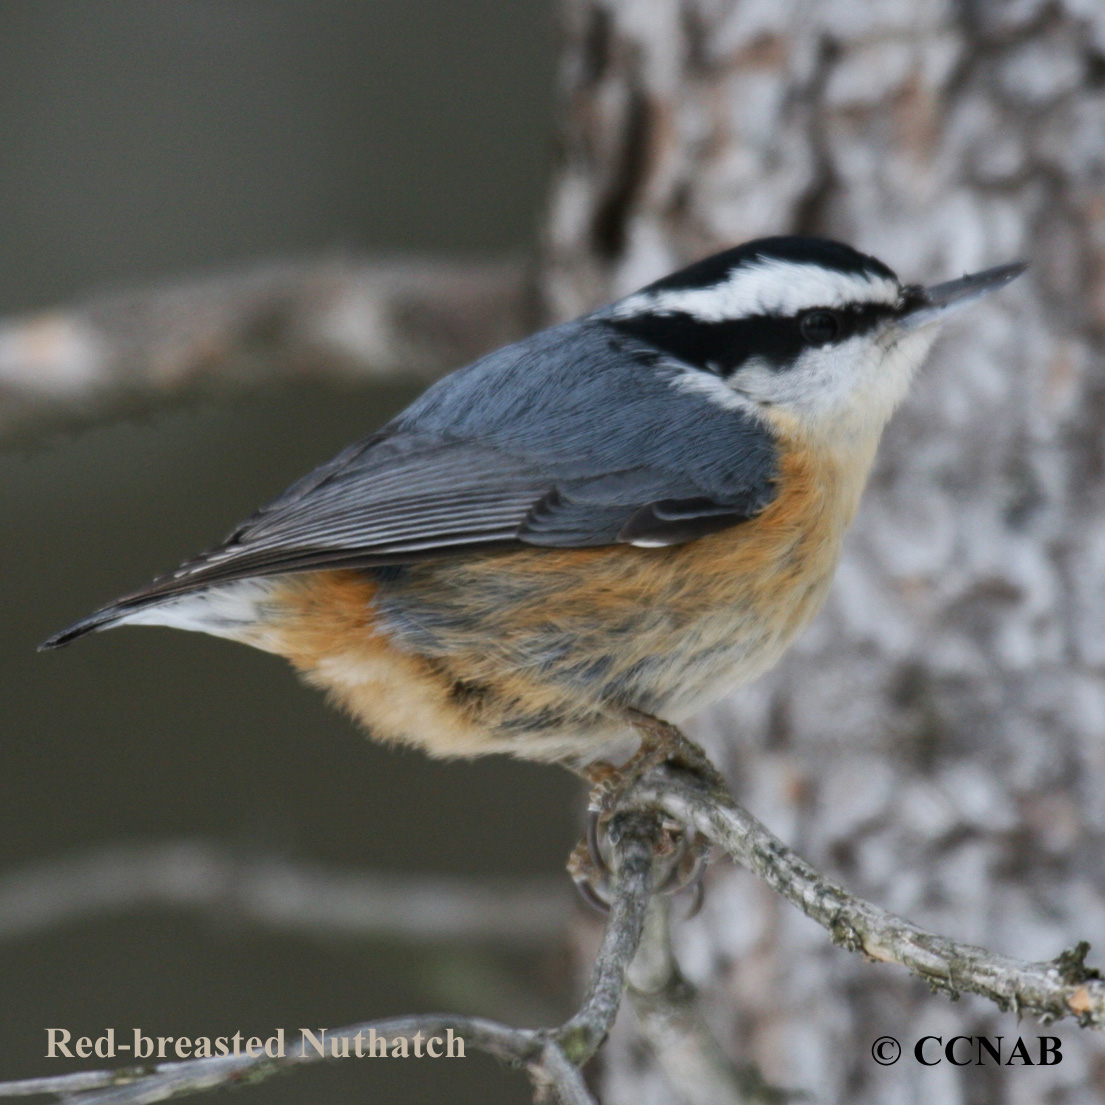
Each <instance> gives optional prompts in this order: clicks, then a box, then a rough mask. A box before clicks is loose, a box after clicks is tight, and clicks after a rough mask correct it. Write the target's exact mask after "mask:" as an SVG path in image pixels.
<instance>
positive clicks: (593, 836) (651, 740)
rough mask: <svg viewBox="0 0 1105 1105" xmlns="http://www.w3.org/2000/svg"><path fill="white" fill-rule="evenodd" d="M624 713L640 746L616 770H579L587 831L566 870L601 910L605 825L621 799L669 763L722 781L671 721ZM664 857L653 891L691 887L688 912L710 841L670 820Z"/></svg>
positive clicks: (697, 897)
mask: <svg viewBox="0 0 1105 1105" xmlns="http://www.w3.org/2000/svg"><path fill="white" fill-rule="evenodd" d="M624 716H625V718H626V720H627V721H628V722H629V724H630V725H631V726H632V727H633V728H634V729H635V730H636V731H637V733H638V735H639V736H640V738H641V745H640V748H638V750H637V751H636V752H635V753H634V754H633V756H632V757H630V759H629V760H628V761H627V762H626V763H625V764H624V765H623V766H622V767H620V768H616V767H614V766H613V765H611V764H608V763H601V762H600V763H595V764H591V765H589V766H588V767H587V768H585V769H584V770H583V771H582V772H581V774H582V775H583V776H584V778H586V779H587V781H588V782H589V783H590V784H591V792H590V795H589V797H588V802H587V833H586V836H585V837H584V839H583V840H582V841H580V843H579V844H578V845H577V846H576V848H575V850H574V851H573V852H572V855H571V856H570V858H569V860H568V870H569V872H570V874H571V875H572V878H573V879H574V880H575V882H576V885H577V886H578V887H579V890H580V893H581V894H582V895H583V897H584V898H585V900H586V901H587V902H588V903H589V904H591V905H593V906H596V907H597V908H599V909H604V908H605V893H606V891H607V889H608V886H609V874H610V870H609V865H608V864H607V862H606V857H605V855H604V852H603V847H602V841H603V836H604V826H605V825H606V823H607V822H608V821H609V820H610V818H611V817H612V816H613V814H614V811H615V810H616V809H617V807H618V804H619V802H620V801H621V800H622V798H623V797H624V796H625V795H626V794H627V793H628V792H629V791H630V790H632V788H633V787H634V786H635V785H636V784H637V783H638V782H639V781H640V780H641V779H642V778H643V777H644V776H645V775H647V774H648V772H650V771H651V770H653V768H655V767H658V766H659V765H660V764H662V763H669V762H670V763H673V764H675V765H676V766H678V767H681V768H683V769H685V770H687V771H691V772H693V773H694V774H695V775H698V776H699V777H700V778H702V779H704V781H706V782H708V783H709V784H711V785H716V784H720V783H721V782H722V780H721V777H720V776H719V775H718V772H717V769H716V768H715V767H714V765H713V764H712V763H710V760H709V758H708V757H707V755H706V753H705V752H704V751H703V750H702V749H701V748H700V747H699V746H698V745H697V744H695V743H694V742H693V741H691V740H689V739H688V738H687V737H686V736H685V735H684V734H683V732H682V731H681V730H680V729H678V728H677V727H676V726H674V725H672V724H671V723H670V722H667V721H664V720H662V719H661V718H658V717H654V716H653V715H652V714H646V713H644V712H643V711H641V710H635V709H632V708H628V709H626V710H625V713H624ZM665 828H666V829H667V832H666V833H665V844H664V845H663V846H662V853H661V854H662V855H663V856H666V857H667V872H666V874H665V875H663V876H661V878H660V879H659V882H658V885H657V893H660V894H678V893H680V892H681V891H683V890H686V889H691V890H693V892H694V903H693V905H692V908H691V912H690V914H689V916H692V917H693V916H694V914H695V913H697V912H698V910H699V908H700V907H701V905H702V876H703V874H704V872H705V870H706V863H707V860H708V854H709V845H708V844H706V843H705V842H704V841H703V840H701V838H699V837H698V836H697V834H696V833H695V831H694V829H693V828H691V827H689V826H686V825H680V824H677V823H675V822H672V823H671V824H670V825H667V826H665Z"/></svg>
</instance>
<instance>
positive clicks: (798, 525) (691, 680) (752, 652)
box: [275, 449, 858, 759]
mask: <svg viewBox="0 0 1105 1105" xmlns="http://www.w3.org/2000/svg"><path fill="white" fill-rule="evenodd" d="M856 498H858V492H856V493H855V494H853V493H852V491H851V490H850V489H849V487H847V486H846V484H845V481H842V480H840V479H839V478H835V477H834V470H833V466H832V465H827V464H826V463H825V461H824V458H823V457H820V456H817V455H814V454H812V453H810V452H809V451H808V450H798V449H794V450H791V451H790V453H789V454H788V455H787V456H786V457H785V459H784V461H783V464H782V472H781V479H780V489H779V493H778V495H777V497H776V499H775V500H774V501H773V502H772V503H771V505H770V506H769V507H768V508H767V509H766V510H765V511H764V512H763V513H762V514H761V515H760V516H758V517H757V518H755V519H752V520H750V521H747V522H744V523H741V524H739V525H737V526H734V527H732V528H730V529H729V530H726V531H723V532H721V533H717V534H713V535H710V536H708V537H704V538H701V539H699V540H698V541H694V542H690V543H688V544H685V545H680V546H673V547H669V548H660V549H638V548H633V547H629V546H614V547H604V548H597V549H543V548H522V549H518V550H512V551H508V552H497V553H482V554H476V555H468V556H461V557H456V558H449V559H441V560H436V561H427V562H424V563H420V564H413V565H409V566H405V567H403V568H402V569H401V570H399V571H398V572H396V573H382V574H379V575H376V576H374V575H373V574H372V573H370V572H357V571H328V572H316V573H309V574H304V575H300V576H289V577H287V580H286V584H285V586H284V588H283V590H282V592H281V595H280V598H279V602H278V607H279V610H280V615H279V624H278V626H277V627H276V628H277V635H278V647H276V648H275V651H279V652H281V653H282V654H283V655H285V656H287V657H288V658H289V659H290V660H291V661H292V663H293V664H294V665H295V666H296V667H297V668H299V669H300V671H302V672H303V673H304V674H305V675H306V677H307V679H308V680H309V681H310V682H312V683H315V684H317V685H319V686H322V687H324V688H326V689H327V690H328V691H329V692H330V693H331V694H332V696H333V697H334V698H335V699H336V700H337V701H338V702H339V703H340V704H341V705H342V706H344V707H345V708H346V709H348V710H349V711H350V712H351V713H352V714H354V715H355V716H356V717H358V718H359V719H360V720H361V721H362V722H364V724H366V725H367V727H368V728H369V730H370V732H371V733H372V734H373V735H375V736H378V737H381V738H383V739H387V740H398V741H404V742H408V743H412V744H416V745H419V746H421V747H423V748H425V749H426V750H427V751H429V752H430V753H432V754H435V755H443V756H450V755H475V754H479V753H481V752H488V751H511V752H514V753H515V754H517V755H520V756H524V757H527V758H549V759H555V758H560V757H562V756H565V755H577V754H582V753H585V751H586V750H587V749H588V748H589V747H593V746H594V745H595V744H596V742H601V741H603V740H606V739H609V738H610V737H611V736H613V735H615V734H617V733H618V732H620V731H621V726H620V724H619V722H618V721H617V719H616V716H615V715H616V711H617V710H618V708H619V707H624V706H627V705H632V706H635V707H637V708H639V709H644V710H647V711H650V712H654V713H665V712H666V713H668V715H669V716H676V717H678V716H679V715H681V714H683V713H686V712H687V711H688V710H689V709H690V708H692V707H694V706H695V705H697V704H699V703H700V702H701V700H702V698H703V696H704V695H707V694H709V693H716V690H717V689H719V688H722V689H723V688H724V686H725V685H726V684H727V682H728V683H729V684H736V683H740V682H743V681H746V680H747V679H749V678H752V677H753V676H754V675H756V674H758V673H759V672H760V671H762V670H763V669H764V667H766V666H768V665H769V664H770V663H772V662H774V660H775V659H776V658H777V657H778V655H779V654H780V653H781V652H782V650H783V649H784V648H785V647H786V645H787V644H788V643H789V641H790V640H791V639H792V638H793V636H794V634H795V633H796V632H797V631H798V630H799V629H800V628H801V627H802V626H803V625H804V624H805V623H806V622H807V621H808V620H809V618H810V617H812V615H813V614H814V613H815V612H816V610H817V608H818V607H819V606H820V604H821V602H822V600H823V598H824V595H825V592H826V590H827V587H828V583H829V580H830V578H831V574H832V570H833V567H834V566H835V563H836V559H837V556H838V552H839V545H840V538H841V535H842V533H843V530H844V529H845V528H846V526H847V524H848V522H849V521H850V518H851V513H852V511H854V508H855V499H856ZM392 575H394V578H392Z"/></svg>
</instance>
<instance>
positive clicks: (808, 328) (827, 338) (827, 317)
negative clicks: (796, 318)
mask: <svg viewBox="0 0 1105 1105" xmlns="http://www.w3.org/2000/svg"><path fill="white" fill-rule="evenodd" d="M798 325H799V327H800V328H801V331H802V337H803V338H805V339H806V341H808V342H809V343H810V344H811V345H827V344H828V343H829V342H831V341H833V340H834V339H835V338H838V337H840V333H841V331H842V330H843V329H844V324H843V322H842V320H841V318H840V315H839V314H837V312H836V311H825V310H820V311H808V312H807V313H806V314H804V315H803V316H802V318H801V321H800V322H799V324H798Z"/></svg>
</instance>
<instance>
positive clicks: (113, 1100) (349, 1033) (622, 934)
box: [0, 811, 663, 1105]
mask: <svg viewBox="0 0 1105 1105" xmlns="http://www.w3.org/2000/svg"><path fill="white" fill-rule="evenodd" d="M662 832H663V830H662V828H661V826H660V823H659V820H658V818H657V817H656V816H655V815H653V814H647V813H638V812H632V811H630V812H627V813H624V814H618V815H617V816H616V817H615V818H613V819H612V821H611V825H610V840H611V845H612V852H613V864H614V871H613V899H612V905H611V910H610V916H609V919H608V921H607V924H606V930H605V932H604V933H603V939H602V944H601V947H600V950H599V954H598V957H597V958H596V961H595V966H594V969H593V971H592V976H591V984H590V986H589V988H588V992H587V998H586V1000H585V1001H584V1003H583V1005H582V1007H581V1008H580V1010H579V1012H577V1013H576V1014H575V1015H574V1016H573V1017H572V1018H571V1019H570V1020H568V1021H567V1022H566V1023H565V1024H564V1025H563V1026H562V1027H560V1028H558V1029H551V1030H550V1029H544V1028H539V1029H530V1028H511V1027H510V1026H508V1025H503V1024H499V1023H497V1022H495V1021H489V1020H484V1019H482V1018H478V1017H463V1016H453V1015H450V1014H425V1015H420V1016H411V1017H400V1018H392V1019H388V1020H379V1021H367V1022H365V1023H363V1024H356V1025H350V1026H348V1027H346V1028H339V1029H331V1030H328V1031H327V1032H326V1036H325V1040H326V1047H327V1048H330V1049H331V1050H326V1049H325V1048H324V1049H323V1053H322V1054H320V1053H319V1050H318V1049H317V1048H315V1047H314V1046H310V1045H309V1043H308V1041H307V1040H306V1038H304V1039H303V1040H301V1041H300V1042H298V1043H296V1044H294V1045H293V1046H291V1047H289V1048H288V1049H287V1050H286V1053H285V1054H284V1055H283V1056H282V1057H270V1056H268V1055H259V1056H249V1055H237V1056H235V1055H230V1056H218V1057H215V1058H209V1059H208V1058H205V1059H190V1060H182V1061H180V1062H172V1063H159V1064H157V1065H156V1066H153V1067H137V1068H136V1067H129V1068H123V1069H120V1070H115V1071H93V1072H80V1073H77V1074H72V1075H62V1076H59V1077H53V1078H31V1079H25V1080H23V1081H19V1082H6V1083H0V1098H3V1097H23V1096H29V1095H32V1094H53V1095H54V1096H55V1097H57V1098H58V1099H59V1100H60V1101H64V1102H66V1103H67V1105H146V1103H148V1102H154V1101H164V1100H166V1099H167V1098H169V1097H177V1096H181V1095H183V1094H187V1093H196V1092H199V1091H202V1090H207V1089H211V1088H213V1087H216V1086H222V1085H230V1084H233V1083H240V1082H241V1081H242V1080H243V1079H246V1078H247V1077H248V1079H249V1080H250V1081H255V1080H259V1079H262V1078H266V1077H268V1076H269V1075H271V1074H275V1073H277V1072H278V1071H283V1070H287V1069H289V1068H290V1067H293V1066H295V1065H297V1064H302V1063H309V1062H320V1061H322V1060H323V1059H328V1058H336V1057H339V1056H340V1055H341V1054H342V1041H348V1044H347V1046H346V1051H349V1049H352V1051H351V1052H349V1053H350V1054H356V1053H357V1048H358V1046H361V1047H364V1046H365V1045H366V1039H367V1038H368V1037H369V1033H370V1032H373V1031H374V1032H375V1033H376V1035H377V1036H385V1037H389V1038H394V1037H399V1036H403V1037H406V1038H407V1039H408V1040H409V1039H412V1038H414V1036H415V1035H416V1034H417V1033H419V1032H421V1033H422V1034H423V1035H424V1036H426V1037H429V1036H444V1035H446V1034H447V1033H448V1032H449V1031H450V1030H451V1031H452V1032H453V1033H454V1034H455V1036H457V1037H459V1038H460V1039H462V1040H463V1041H464V1042H465V1043H466V1044H467V1045H468V1046H470V1047H473V1048H476V1049H477V1050H480V1051H486V1052H489V1053H490V1054H492V1055H495V1056H497V1057H499V1058H501V1059H504V1060H506V1061H508V1062H511V1063H516V1064H518V1065H520V1066H524V1067H525V1068H526V1069H527V1071H528V1072H529V1074H530V1077H531V1078H532V1080H533V1082H534V1085H535V1087H536V1089H537V1093H538V1100H546V1101H547V1100H549V1096H548V1095H549V1093H550V1092H551V1093H555V1095H556V1100H558V1101H559V1102H560V1103H561V1105H595V1103H594V1099H593V1098H592V1097H591V1095H590V1094H589V1093H588V1091H587V1088H586V1085H585V1083H584V1082H583V1079H582V1076H581V1075H580V1073H579V1068H580V1067H581V1066H582V1065H583V1064H584V1063H585V1062H587V1060H588V1059H590V1058H591V1056H593V1055H594V1053H595V1052H596V1051H597V1050H598V1048H599V1046H600V1045H601V1044H602V1042H603V1040H605V1039H606V1037H607V1035H608V1034H609V1032H610V1028H611V1026H612V1025H613V1023H614V1019H615V1017H616V1016H617V1013H618V1008H619V1005H620V1003H621V998H622V994H623V993H624V991H625V979H626V973H627V971H628V970H629V964H630V963H631V962H632V960H633V957H634V955H635V954H636V952H637V947H638V944H639V942H640V939H641V931H642V928H643V925H644V918H645V913H646V910H647V908H648V902H649V898H650V897H651V894H652V859H653V855H654V853H655V851H656V848H657V846H658V843H659V841H660V839H661V836H662ZM316 1035H317V1034H316ZM358 1041H360V1045H358ZM335 1042H336V1044H337V1048H338V1055H335V1054H334V1051H333V1050H332V1048H333V1045H334V1043H335Z"/></svg>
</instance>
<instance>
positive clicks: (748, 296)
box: [610, 258, 901, 322]
mask: <svg viewBox="0 0 1105 1105" xmlns="http://www.w3.org/2000/svg"><path fill="white" fill-rule="evenodd" d="M900 294H901V290H900V288H899V286H898V282H897V281H896V280H891V279H890V278H889V277H885V276H876V275H874V274H871V273H847V272H835V271H834V270H832V269H826V268H822V267H821V266H820V265H812V264H807V263H803V262H798V261H783V260H780V259H778V258H764V259H763V260H760V261H757V262H755V263H753V264H750V265H741V266H740V267H738V268H736V269H734V270H733V271H732V272H731V273H730V274H729V278H728V279H727V280H725V281H722V282H721V283H718V284H715V285H713V287H710V288H672V289H666V290H660V291H654V292H637V293H636V294H635V295H631V296H628V297H627V298H625V299H623V300H622V301H621V302H620V303H617V304H615V305H614V306H613V307H612V308H611V309H610V314H611V315H612V316H613V317H614V318H633V317H634V316H635V315H642V314H656V315H673V314H686V315H690V316H691V317H692V318H695V319H698V320H699V321H700V322H725V321H727V320H729V319H738V318H749V317H751V316H755V315H796V314H798V313H799V312H800V311H806V310H809V309H810V308H811V307H845V306H847V305H848V304H849V303H885V304H888V305H893V304H895V303H897V302H898V299H899V296H900Z"/></svg>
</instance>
